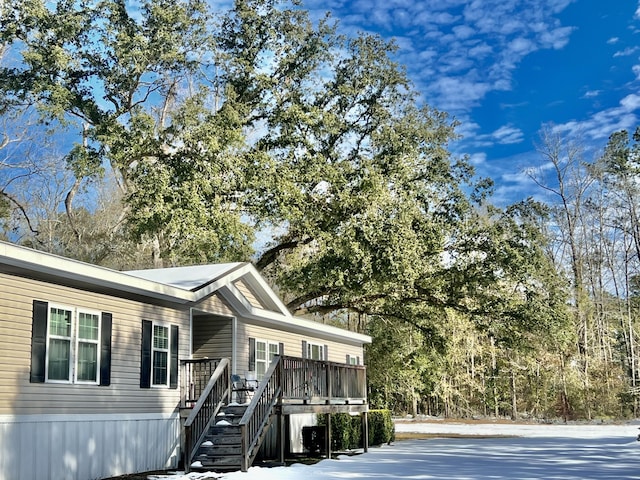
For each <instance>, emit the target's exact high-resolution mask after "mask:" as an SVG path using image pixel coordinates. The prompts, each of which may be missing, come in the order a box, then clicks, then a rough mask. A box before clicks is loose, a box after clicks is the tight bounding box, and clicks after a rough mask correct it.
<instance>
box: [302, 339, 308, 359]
mask: <svg viewBox="0 0 640 480" xmlns="http://www.w3.org/2000/svg"><path fill="white" fill-rule="evenodd" d="M302 358H307V341H306V340H302Z"/></svg>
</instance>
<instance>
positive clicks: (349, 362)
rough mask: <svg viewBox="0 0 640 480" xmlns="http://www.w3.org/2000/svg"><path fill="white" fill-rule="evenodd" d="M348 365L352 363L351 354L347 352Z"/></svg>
mask: <svg viewBox="0 0 640 480" xmlns="http://www.w3.org/2000/svg"><path fill="white" fill-rule="evenodd" d="M347 365H351V355H349V354H348V353H347Z"/></svg>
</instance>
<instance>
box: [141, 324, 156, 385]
mask: <svg viewBox="0 0 640 480" xmlns="http://www.w3.org/2000/svg"><path fill="white" fill-rule="evenodd" d="M152 325H153V324H152V323H151V322H150V321H149V320H142V345H141V347H140V357H141V360H140V388H151V340H152V334H153V327H152Z"/></svg>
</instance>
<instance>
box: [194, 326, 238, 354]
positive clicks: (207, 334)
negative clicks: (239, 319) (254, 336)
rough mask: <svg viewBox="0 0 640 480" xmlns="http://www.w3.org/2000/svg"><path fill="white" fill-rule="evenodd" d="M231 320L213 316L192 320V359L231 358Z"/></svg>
mask: <svg viewBox="0 0 640 480" xmlns="http://www.w3.org/2000/svg"><path fill="white" fill-rule="evenodd" d="M232 342H233V319H231V318H225V317H219V316H215V315H198V316H194V318H193V358H205V357H207V358H231V350H232Z"/></svg>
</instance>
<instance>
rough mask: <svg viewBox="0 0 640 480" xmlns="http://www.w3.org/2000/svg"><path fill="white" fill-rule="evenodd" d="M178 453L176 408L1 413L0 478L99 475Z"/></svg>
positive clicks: (61, 479)
mask: <svg viewBox="0 0 640 480" xmlns="http://www.w3.org/2000/svg"><path fill="white" fill-rule="evenodd" d="M179 459H180V416H179V414H178V413H175V414H170V415H169V414H126V415H118V414H113V415H111V414H99V415H0V479H5V478H6V479H11V480H32V479H36V478H37V479H38V480H89V479H101V478H108V477H113V476H117V475H123V474H127V473H137V472H146V471H150V470H162V469H166V468H176V467H177V466H178V461H179Z"/></svg>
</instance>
